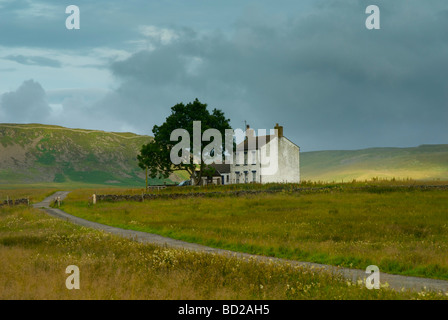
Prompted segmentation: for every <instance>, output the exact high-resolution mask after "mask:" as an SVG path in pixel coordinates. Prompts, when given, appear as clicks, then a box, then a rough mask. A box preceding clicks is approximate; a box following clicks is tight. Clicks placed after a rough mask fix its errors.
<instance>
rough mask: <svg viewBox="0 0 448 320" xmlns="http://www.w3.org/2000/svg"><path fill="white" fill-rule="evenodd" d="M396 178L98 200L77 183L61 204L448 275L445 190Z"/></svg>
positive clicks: (208, 238)
mask: <svg viewBox="0 0 448 320" xmlns="http://www.w3.org/2000/svg"><path fill="white" fill-rule="evenodd" d="M394 183H397V184H403V182H391V183H389V184H388V183H381V182H378V185H377V186H376V187H371V188H365V189H352V188H351V187H350V186H351V184H348V185H345V186H343V187H341V188H337V189H334V188H328V189H327V188H324V189H322V190H316V191H313V192H308V193H307V192H301V191H298V192H297V191H295V190H294V188H293V187H290V188H288V187H285V188H284V189H283V190H282V191H281V192H279V193H275V194H258V195H249V196H239V197H234V196H222V197H210V198H209V197H205V198H187V199H177V200H174V201H173V200H162V199H160V200H151V201H146V202H143V203H139V202H118V203H108V202H102V203H98V204H97V205H96V206H89V205H88V201H87V200H88V197H89V196H90V195H91V194H92V193H93V190H78V191H75V192H73V193H72V194H70V195H69V197H68V199H67V201H65V203H64V204H63V208H62V209H63V210H65V211H67V212H69V213H71V214H73V215H76V216H79V217H82V218H85V219H88V220H92V221H96V222H100V223H103V224H108V225H113V226H117V227H121V228H127V229H134V230H139V231H146V232H151V233H157V234H161V235H164V236H168V237H171V238H176V239H181V240H186V241H189V242H196V243H201V244H205V245H208V246H212V247H219V248H224V249H230V250H235V251H241V252H248V253H253V254H262V255H267V256H275V257H280V258H288V259H295V260H300V261H311V262H318V263H325V264H332V265H338V266H344V267H353V268H360V269H365V268H366V267H367V266H368V265H371V264H374V265H377V266H378V267H379V268H380V270H381V271H382V272H389V273H395V274H403V275H412V276H422V277H431V278H439V279H448V254H447V252H448V197H447V195H448V191H447V190H426V191H422V190H418V189H407V188H394V187H393V186H391V184H394ZM440 183H442V182H440ZM412 184H413V182H409V185H412ZM355 185H356V186H358V185H359V183H356V184H355ZM254 188H257V187H256V186H254ZM260 188H268V187H267V186H263V187H260ZM180 189H181V188H180ZM185 190H187V189H185ZM211 190H213V189H211ZM102 191H103V192H102ZM95 192H97V193H107V192H108V190H95ZM123 192H124V193H126V192H130V190H123ZM134 192H135V193H137V192H141V191H137V190H136V191H134ZM165 192H168V191H165Z"/></svg>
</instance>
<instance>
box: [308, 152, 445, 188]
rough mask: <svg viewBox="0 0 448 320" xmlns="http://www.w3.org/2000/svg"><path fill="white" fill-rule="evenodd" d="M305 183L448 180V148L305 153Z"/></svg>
mask: <svg viewBox="0 0 448 320" xmlns="http://www.w3.org/2000/svg"><path fill="white" fill-rule="evenodd" d="M301 173H302V180H314V181H318V180H320V181H342V180H343V181H350V180H352V179H357V180H364V179H371V178H375V177H378V178H388V179H392V178H400V179H406V178H412V179H415V180H433V179H440V180H448V144H442V145H422V146H419V147H415V148H371V149H363V150H350V151H315V152H303V153H301Z"/></svg>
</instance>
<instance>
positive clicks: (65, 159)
mask: <svg viewBox="0 0 448 320" xmlns="http://www.w3.org/2000/svg"><path fill="white" fill-rule="evenodd" d="M150 139H151V137H149V136H139V135H136V134H133V133H113V132H103V131H95V130H82V129H68V128H63V127H58V126H49V125H41V124H26V125H23V124H0V185H5V184H23V183H30V184H31V183H71V184H99V185H111V186H113V185H121V186H144V184H145V175H144V172H143V171H142V170H141V169H140V168H139V167H138V165H137V160H136V156H137V154H138V152H139V150H140V148H141V146H142V145H143V144H145V143H148V141H150ZM160 182H161V181H158V180H151V181H150V183H152V184H158V183H160Z"/></svg>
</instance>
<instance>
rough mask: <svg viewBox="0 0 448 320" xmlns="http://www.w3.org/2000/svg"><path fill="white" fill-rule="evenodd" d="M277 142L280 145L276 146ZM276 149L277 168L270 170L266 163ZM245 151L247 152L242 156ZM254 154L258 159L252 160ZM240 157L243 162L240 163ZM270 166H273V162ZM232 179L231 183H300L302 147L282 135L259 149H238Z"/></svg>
mask: <svg viewBox="0 0 448 320" xmlns="http://www.w3.org/2000/svg"><path fill="white" fill-rule="evenodd" d="M277 142H278V147H277V148H275V144H276V143H277ZM274 150H278V162H277V168H276V169H277V170H268V168H267V167H268V165H265V164H266V163H269V162H268V160H267V159H269V157H275V152H274ZM271 151H272V152H271ZM244 153H246V154H245V155H244V158H242V154H244ZM253 156H255V158H256V161H252V159H253ZM238 157H240V158H239V159H241V162H242V164H238V162H237V158H238ZM242 159H244V161H242ZM272 161H274V160H272ZM274 162H275V161H274ZM270 166H271V168H272V162H271V164H270ZM266 173H269V174H266ZM230 180H231V183H251V182H257V183H270V182H275V183H299V182H300V148H299V147H298V146H297V145H295V144H294V143H292V142H291V141H289V140H288V139H287V138H285V137H281V138H279V139H278V138H275V139H272V140H271V141H270V142H269V143H267V144H265V145H264V146H262V147H261V148H260V149H259V150H247V151H243V150H241V151H238V150H237V151H236V152H235V153H234V158H233V164H231V165H230Z"/></svg>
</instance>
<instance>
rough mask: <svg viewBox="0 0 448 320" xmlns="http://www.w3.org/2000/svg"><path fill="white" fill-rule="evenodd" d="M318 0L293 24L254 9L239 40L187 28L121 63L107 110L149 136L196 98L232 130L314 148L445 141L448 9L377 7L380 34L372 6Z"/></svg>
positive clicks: (437, 5)
mask: <svg viewBox="0 0 448 320" xmlns="http://www.w3.org/2000/svg"><path fill="white" fill-rule="evenodd" d="M319 3H320V4H319V6H318V9H319V10H311V11H309V12H307V13H302V14H301V15H300V16H298V17H295V18H291V17H289V18H285V17H278V18H273V17H271V16H270V15H269V14H267V13H263V12H260V11H257V12H255V13H253V12H246V14H245V16H244V17H243V18H242V19H240V20H239V21H238V22H237V23H236V24H235V29H234V32H233V34H231V35H224V34H221V33H219V32H215V33H208V34H202V35H198V34H196V33H194V32H190V33H185V32H182V31H179V34H180V36H179V37H178V38H177V40H175V41H172V42H171V43H168V44H166V45H162V46H158V47H157V48H155V49H154V50H152V51H141V52H138V53H136V54H134V55H133V56H131V57H130V58H129V59H127V60H125V61H120V62H115V63H113V64H112V65H111V70H112V72H113V74H114V75H115V76H116V77H118V78H119V79H122V80H123V84H122V86H121V87H120V88H119V89H118V90H117V91H116V92H115V93H114V98H112V97H109V99H106V101H107V106H108V108H109V109H110V110H113V112H117V113H118V114H120V116H122V117H123V119H124V120H127V121H134V124H135V125H136V126H137V127H139V128H142V127H143V126H146V129H150V128H152V125H153V124H155V123H157V121H159V122H160V121H163V119H164V117H166V116H167V115H168V113H169V107H171V106H172V105H174V104H175V103H177V102H180V101H183V102H188V101H191V100H193V99H194V98H196V97H198V98H199V99H200V100H201V101H203V102H206V103H209V104H210V105H211V106H212V107H218V108H222V109H223V110H224V111H225V113H226V115H227V116H229V117H230V118H231V119H232V121H233V126H234V127H242V121H243V120H247V121H248V122H249V123H250V124H252V126H253V127H256V128H266V129H268V128H272V127H273V126H274V124H275V122H279V123H282V124H283V125H284V126H285V134H286V135H288V136H289V137H290V138H291V139H292V140H293V141H296V142H297V143H298V144H299V145H301V146H303V147H304V149H305V150H317V149H335V148H362V147H369V146H415V145H418V144H423V143H446V139H447V138H448V135H447V129H446V123H447V120H448V102H447V101H448V95H447V92H448V78H447V77H446V74H448V33H447V32H446V30H448V19H447V17H448V5H447V3H446V2H443V1H432V2H431V4H432V6H431V7H428V6H426V4H424V3H420V2H417V1H406V2H404V1H400V2H394V3H390V2H386V1H378V5H379V7H380V8H382V10H381V12H382V15H381V30H372V31H370V30H367V29H366V28H365V26H364V23H365V19H366V17H367V15H366V14H365V12H364V11H365V8H366V6H367V5H368V4H367V3H366V2H364V1H348V2H344V3H343V4H342V2H341V1H327V2H319ZM115 102H118V103H115ZM124 105H126V106H127V107H126V108H123V106H124ZM124 109H125V110H124ZM132 110H133V111H132ZM136 114H138V115H145V116H143V117H139V119H137V118H135V117H134V115H136Z"/></svg>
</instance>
